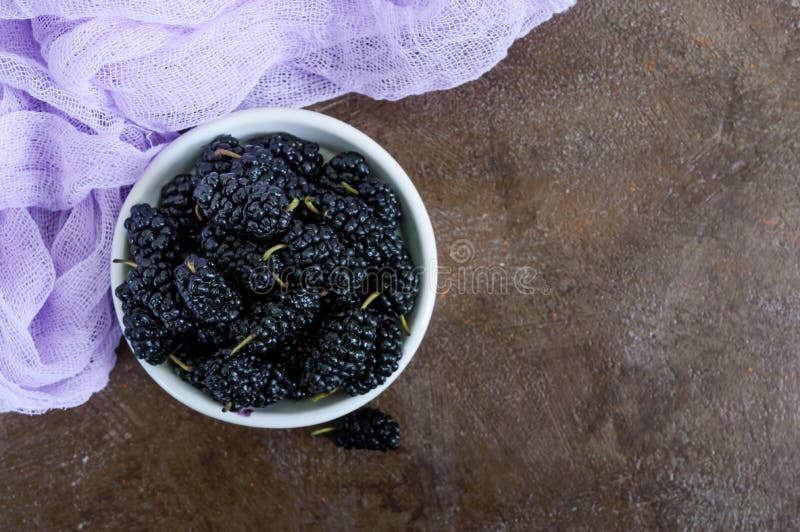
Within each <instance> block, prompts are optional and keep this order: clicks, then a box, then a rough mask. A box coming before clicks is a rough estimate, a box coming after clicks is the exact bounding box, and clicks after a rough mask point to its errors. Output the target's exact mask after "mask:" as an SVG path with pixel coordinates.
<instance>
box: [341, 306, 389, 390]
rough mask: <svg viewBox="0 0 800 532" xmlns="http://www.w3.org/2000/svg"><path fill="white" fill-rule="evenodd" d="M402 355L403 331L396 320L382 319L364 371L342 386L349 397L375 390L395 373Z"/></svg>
mask: <svg viewBox="0 0 800 532" xmlns="http://www.w3.org/2000/svg"><path fill="white" fill-rule="evenodd" d="M402 355H403V331H402V330H401V329H400V326H399V325H398V324H397V320H394V319H384V320H382V321H381V322H380V324H379V325H378V334H377V338H376V340H375V349H374V351H373V352H372V355H371V356H370V357H369V359H368V360H367V363H366V369H365V370H364V371H363V372H361V373H360V374H358V375H356V376H355V377H353V378H352V379H350V380H349V381H347V382H346V383H344V385H343V389H344V391H345V392H347V393H348V394H350V395H362V394H365V393H367V392H368V391H370V390H372V389H373V388H377V387H378V386H380V385H381V384H383V383H384V382H386V379H388V378H389V377H390V376H391V375H392V374H393V373H394V372H395V371H397V367H398V362H399V360H400V357H401V356H402Z"/></svg>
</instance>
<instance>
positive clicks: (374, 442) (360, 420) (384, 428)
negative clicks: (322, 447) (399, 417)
mask: <svg viewBox="0 0 800 532" xmlns="http://www.w3.org/2000/svg"><path fill="white" fill-rule="evenodd" d="M335 426H336V430H335V431H334V432H333V439H334V442H336V445H338V446H339V447H344V448H345V449H366V450H370V451H393V450H395V449H397V448H398V447H399V446H400V425H399V424H398V423H397V421H395V420H394V419H392V418H391V416H388V415H387V414H384V413H383V412H381V411H380V410H377V409H374V408H362V409H361V410H356V411H355V412H353V413H351V414H348V415H346V416H344V417H342V418H339V419H337V420H336V422H335Z"/></svg>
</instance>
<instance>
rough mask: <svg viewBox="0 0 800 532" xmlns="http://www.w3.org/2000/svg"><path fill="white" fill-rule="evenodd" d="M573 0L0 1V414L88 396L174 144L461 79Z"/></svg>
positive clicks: (104, 369)
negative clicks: (130, 222)
mask: <svg viewBox="0 0 800 532" xmlns="http://www.w3.org/2000/svg"><path fill="white" fill-rule="evenodd" d="M573 2H574V0H171V1H169V2H164V1H162V0H2V1H0V146H2V147H3V154H4V155H3V157H2V164H0V190H2V193H0V411H17V412H25V413H40V412H44V411H46V410H48V409H50V408H66V407H71V406H75V405H78V404H81V403H83V402H84V401H86V400H87V399H88V398H89V396H90V395H91V394H92V393H93V392H95V391H97V390H99V389H101V388H102V387H103V386H105V384H106V382H107V381H108V374H109V371H110V370H111V368H112V367H113V365H114V362H115V355H114V348H115V347H116V345H117V343H118V342H119V339H120V331H119V328H118V326H117V323H116V319H115V316H114V312H113V308H112V305H111V292H110V290H109V288H110V287H109V262H110V257H109V252H110V251H109V249H110V244H111V238H112V232H113V228H114V224H115V221H116V218H117V214H118V212H119V209H120V206H121V203H122V201H123V199H124V197H125V194H126V191H127V190H128V188H127V187H128V185H131V184H132V183H133V182H134V181H135V180H136V178H137V176H138V175H139V174H140V173H141V172H142V170H143V169H144V167H145V165H146V164H147V163H148V161H149V160H150V159H151V158H152V157H153V156H154V155H155V154H156V153H157V152H158V150H159V149H160V147H162V146H163V145H164V144H165V143H166V142H169V141H170V140H171V139H173V138H175V136H176V133H175V132H176V131H179V130H182V129H185V128H189V127H192V126H195V125H197V124H200V123H202V122H206V121H208V120H210V119H213V118H216V117H218V116H221V115H224V114H226V113H229V112H230V111H233V110H236V109H241V108H247V107H256V106H259V107H261V106H281V107H297V106H303V105H308V104H311V103H314V102H318V101H320V100H324V99H327V98H332V97H334V96H337V95H340V94H343V93H347V92H359V93H361V94H365V95H368V96H371V97H373V98H386V99H398V98H402V97H404V96H407V95H410V94H419V93H423V92H426V91H431V90H437V89H445V88H449V87H453V86H456V85H459V84H461V83H464V82H466V81H469V80H472V79H475V78H477V77H478V76H480V75H481V74H483V73H484V72H486V71H487V70H489V69H490V68H492V66H494V65H495V64H496V63H497V62H498V61H500V59H502V58H503V57H504V56H505V54H506V51H507V49H508V47H509V46H510V45H511V43H512V42H513V41H514V40H515V39H517V38H519V37H521V36H523V35H525V34H526V33H527V32H528V31H530V30H531V29H532V28H533V27H534V26H536V25H538V24H540V23H542V22H544V21H545V20H547V19H549V18H550V17H551V16H552V15H553V14H555V13H558V12H561V11H563V10H565V9H567V8H568V7H569V6H571V5H572V3H573Z"/></svg>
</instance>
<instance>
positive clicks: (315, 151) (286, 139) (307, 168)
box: [252, 133, 324, 177]
mask: <svg viewBox="0 0 800 532" xmlns="http://www.w3.org/2000/svg"><path fill="white" fill-rule="evenodd" d="M252 142H253V143H254V144H255V143H259V144H261V145H262V146H264V147H265V148H267V149H268V150H269V151H270V152H271V153H272V154H273V155H274V156H276V157H279V158H281V159H283V160H284V161H286V163H287V164H288V165H289V166H290V167H291V168H292V169H293V170H294V171H295V172H296V173H298V174H300V175H303V176H306V177H309V176H315V175H317V174H318V173H319V171H320V169H321V168H322V164H323V162H324V161H323V159H322V154H320V153H319V145H318V144H317V143H315V142H311V141H308V140H301V139H299V138H297V137H295V136H294V135H290V134H289V133H276V134H274V135H270V136H267V137H263V138H260V139H257V140H255V141H252Z"/></svg>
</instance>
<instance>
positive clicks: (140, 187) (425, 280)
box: [110, 108, 438, 428]
mask: <svg viewBox="0 0 800 532" xmlns="http://www.w3.org/2000/svg"><path fill="white" fill-rule="evenodd" d="M270 123H276V124H283V125H281V127H271V126H270ZM261 124H263V130H262V131H261V132H260V133H259V132H258V131H256V132H254V133H243V134H242V133H240V134H237V130H243V129H247V128H248V127H251V128H252V127H253V126H254V125H259V126H260V125H261ZM287 124H289V125H290V126H291V127H300V128H309V129H317V130H320V131H323V132H325V133H327V134H329V135H332V136H334V137H339V138H341V139H345V140H346V141H348V142H349V143H351V144H353V145H355V146H358V150H359V151H360V152H361V153H362V154H363V155H364V156H365V157H366V158H367V160H368V161H370V162H371V163H373V164H374V163H375V162H376V161H377V162H378V165H379V166H381V167H382V168H383V170H384V171H383V174H385V175H382V177H384V178H386V180H387V181H388V182H390V183H391V184H392V186H393V188H394V189H395V190H396V193H397V194H398V196H399V197H400V201H401V205H402V207H403V213H404V217H410V218H411V219H413V222H412V223H411V225H412V226H413V227H415V228H416V234H415V237H416V239H417V240H418V243H419V250H420V257H418V259H419V260H417V261H415V262H416V263H417V264H416V266H417V267H422V271H421V274H420V279H419V283H420V284H419V286H420V290H419V294H418V296H417V300H416V302H415V308H414V311H413V313H412V316H413V317H412V320H413V322H412V324H413V328H412V331H411V335H410V336H407V337H406V338H405V340H404V343H403V355H402V357H401V359H400V360H399V362H398V368H397V370H396V371H395V372H394V373H393V374H392V375H391V376H390V377H389V378H388V379H387V380H386V382H384V383H383V384H382V385H381V386H379V387H377V388H375V389H373V390H371V391H370V392H368V393H366V394H363V395H358V396H355V397H349V396H343V395H342V394H336V395H335V396H333V397H330V398H326V399H323V400H321V401H319V402H318V403H315V404H314V407H313V409H311V410H308V411H305V412H296V413H293V412H271V411H270V407H267V408H266V409H255V410H253V411H252V413H250V414H249V415H247V416H245V415H238V414H237V413H233V412H223V411H222V409H221V408H220V405H219V403H217V402H216V401H213V400H212V399H211V398H210V397H208V396H206V395H205V394H203V393H202V392H201V391H200V390H197V389H196V388H193V387H191V386H190V385H189V384H187V383H185V382H183V381H182V380H181V379H180V378H179V377H178V376H177V375H175V374H174V373H173V372H172V371H171V370H170V369H169V367H168V363H166V362H165V363H164V364H161V365H158V366H152V365H150V364H148V363H146V362H144V361H143V360H140V359H137V360H138V361H139V363H140V364H141V365H142V367H143V368H144V369H145V371H146V372H147V373H148V375H150V377H151V378H152V379H153V380H154V381H155V382H156V383H157V384H158V385H159V386H160V387H161V388H163V389H164V390H165V391H166V392H167V393H168V394H169V395H171V396H172V397H173V398H175V399H176V400H177V401H179V402H180V403H182V404H184V405H185V406H187V407H189V408H191V409H192V410H195V411H197V412H200V413H202V414H205V415H207V416H209V417H212V418H214V419H218V420H220V421H224V422H227V423H233V424H236V425H244V426H249V427H257V428H296V427H306V426H312V425H317V424H320V423H325V422H328V421H331V420H333V419H336V418H339V417H341V416H343V415H346V414H348V413H350V412H352V411H354V410H357V409H358V408H360V407H362V406H363V405H365V404H367V403H368V402H369V401H371V400H372V399H374V398H375V397H377V396H378V395H380V394H381V393H383V391H385V390H386V389H387V388H388V387H389V386H390V385H391V384H392V383H393V382H394V381H395V380H396V379H397V378H398V377H399V376H400V374H401V373H402V372H403V370H404V369H405V368H406V366H408V364H409V362H410V361H411V359H412V358H413V357H414V354H415V353H416V351H417V349H418V347H419V345H420V343H421V342H422V338H423V337H424V336H425V332H426V330H427V328H428V325H429V323H430V319H431V316H432V314H433V308H434V305H435V300H436V282H437V271H438V264H437V252H436V241H435V237H434V233H433V225H432V224H431V221H430V217H429V216H428V211H427V209H426V208H425V205H424V203H423V201H422V198H421V197H420V195H419V192H418V191H417V189H416V187H415V186H414V184H413V182H412V181H411V179H410V178H409V177H408V175H407V174H406V172H405V171H404V170H403V168H402V167H401V166H400V164H399V163H398V162H397V161H396V160H395V159H394V158H393V157H392V156H391V155H390V154H389V152H387V151H386V150H385V149H384V148H383V147H382V146H381V145H380V144H378V143H377V142H376V141H375V140H373V139H372V138H370V137H369V136H368V135H366V134H365V133H363V132H362V131H360V130H358V129H356V128H355V127H353V126H351V125H350V124H347V123H346V122H343V121H341V120H338V119H336V118H333V117H331V116H328V115H325V114H322V113H318V112H315V111H309V110H306V109H280V108H253V109H247V110H242V111H235V112H233V113H230V114H228V115H225V116H223V117H220V118H217V119H215V120H212V121H210V122H206V123H204V124H201V125H198V126H196V127H194V128H192V129H191V130H189V131H187V132H186V133H184V134H182V135H181V136H179V137H178V138H176V139H175V140H173V141H172V142H170V143H169V144H167V145H166V146H165V147H164V148H163V149H162V150H161V151H160V152H159V153H158V154H157V155H156V156H155V157H154V158H153V159H152V160H151V161H150V163H149V164H148V166H147V168H146V169H145V170H144V172H143V173H142V174H141V176H140V178H139V180H138V181H137V182H136V184H135V185H134V186H133V188H131V190H130V192H129V193H128V196H127V198H126V199H125V202H124V203H123V205H122V207H121V209H120V214H119V217H118V219H117V223H116V226H115V228H114V237H113V241H112V257H120V256H125V257H127V256H128V249H127V230H126V229H125V227H124V222H125V219H126V218H127V217H128V216H129V214H130V210H131V207H132V206H133V205H135V204H136V203H141V202H143V201H146V200H145V199H144V196H146V195H147V194H148V193H151V192H152V190H153V189H157V190H160V189H161V187H162V186H163V185H164V184H165V183H166V182H167V181H169V180H170V179H172V178H173V177H174V176H175V175H177V174H178V173H179V172H180V171H182V170H181V168H176V166H178V164H179V162H178V160H179V159H181V158H182V157H183V156H185V154H186V153H187V152H188V151H190V150H191V151H194V152H197V151H199V147H200V146H202V145H203V144H207V143H208V142H210V141H211V140H213V139H214V138H215V137H216V136H218V135H222V134H232V135H234V136H240V135H241V136H242V137H244V138H248V137H252V136H254V135H258V134H269V133H273V132H277V131H284V130H285V129H286V125H287ZM291 127H290V129H291ZM289 132H290V133H291V131H289ZM309 140H312V141H315V142H316V141H317V140H316V139H314V138H310V139H309ZM126 272H127V267H126V266H125V265H123V264H115V263H111V264H110V278H111V286H112V298H113V303H114V310H115V313H116V316H117V321H118V322H119V325H120V328H121V330H124V326H123V323H122V316H123V314H122V305H121V302H120V301H119V299H118V298H117V297H116V295H115V294H114V288H116V286H118V285H119V284H120V283H121V282H123V281H124V279H125V275H126Z"/></svg>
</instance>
